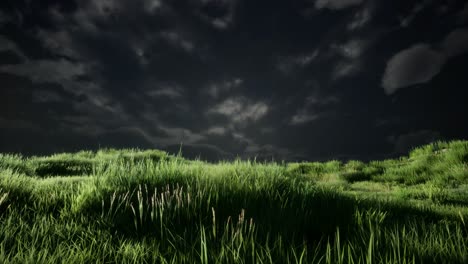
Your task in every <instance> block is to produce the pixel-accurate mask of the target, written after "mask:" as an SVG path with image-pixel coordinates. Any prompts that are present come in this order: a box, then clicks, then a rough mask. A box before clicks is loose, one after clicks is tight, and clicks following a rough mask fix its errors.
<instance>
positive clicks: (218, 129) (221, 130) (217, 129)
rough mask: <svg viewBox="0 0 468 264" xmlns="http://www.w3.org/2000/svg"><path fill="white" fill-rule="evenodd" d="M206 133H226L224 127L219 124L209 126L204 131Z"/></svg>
mask: <svg viewBox="0 0 468 264" xmlns="http://www.w3.org/2000/svg"><path fill="white" fill-rule="evenodd" d="M205 133H206V134H208V135H218V136H219V135H224V134H226V128H224V127H219V126H214V127H210V128H209V129H208V130H206V132H205Z"/></svg>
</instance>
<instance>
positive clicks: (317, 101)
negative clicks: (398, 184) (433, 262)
mask: <svg viewBox="0 0 468 264" xmlns="http://www.w3.org/2000/svg"><path fill="white" fill-rule="evenodd" d="M420 6H421V7H420ZM463 6H465V4H464V3H463V4H460V3H458V4H457V5H455V4H452V3H449V4H446V5H444V6H442V5H439V4H437V3H435V2H431V1H426V2H421V4H418V3H416V2H414V3H413V2H412V1H411V3H409V2H408V1H394V2H393V1H392V3H391V4H390V3H387V2H380V1H373V0H368V1H361V0H349V1H344V0H340V1H334V0H316V1H315V0H314V1H311V0H304V1H302V0H300V1H294V2H291V1H285V2H283V1H268V0H258V1H245V0H181V1H169V0H138V1H117V0H94V1H93V0H87V1H76V2H74V1H47V2H44V3H39V2H33V1H26V2H23V1H9V2H8V3H6V2H5V3H2V4H0V81H1V83H2V89H3V87H7V88H5V89H3V90H1V91H0V95H1V98H2V99H3V98H8V100H7V101H8V103H3V104H1V106H0V109H1V110H2V111H1V112H0V126H1V127H2V128H6V129H5V130H4V131H2V132H0V133H2V134H1V136H2V137H8V138H11V139H12V140H11V141H12V142H24V145H22V146H15V145H14V144H10V143H8V142H6V143H5V144H3V142H2V146H1V149H0V151H2V150H3V149H9V150H16V151H24V152H26V151H30V152H32V153H34V151H39V150H41V149H47V150H48V151H49V152H52V151H61V150H74V149H79V148H97V147H99V146H101V147H105V146H111V147H112V146H114V147H132V146H134V147H142V148H145V147H151V148H164V149H167V150H170V151H173V152H177V151H178V150H179V148H180V145H181V144H182V145H183V151H184V150H185V151H184V152H185V153H186V154H187V155H188V156H191V157H195V156H198V155H200V156H201V157H202V159H211V160H216V159H222V158H233V157H236V156H240V157H245V158H247V157H255V156H257V157H260V158H264V159H269V158H271V157H275V158H278V159H289V160H291V159H310V158H317V159H324V158H334V157H338V158H346V157H366V155H368V156H369V155H370V156H372V155H378V154H382V155H384V154H385V153H388V152H389V151H390V152H392V153H393V144H394V143H391V142H388V140H387V139H388V137H389V136H391V135H393V136H394V137H395V140H396V138H397V137H398V135H404V134H405V133H407V131H421V130H424V129H429V128H427V126H424V122H423V121H421V122H416V123H414V122H413V124H411V122H406V121H405V122H403V121H402V122H393V123H392V122H390V123H386V125H385V126H375V120H378V119H379V118H381V119H382V120H388V119H389V118H390V117H396V118H397V119H403V118H406V117H404V115H405V116H406V115H408V114H407V113H409V112H411V111H406V112H405V113H404V114H403V112H404V111H401V112H398V111H400V109H403V108H404V107H403V106H404V104H405V103H402V100H401V98H400V97H399V96H401V97H403V98H406V97H408V98H409V97H411V96H412V92H411V89H407V90H408V94H409V95H408V94H406V93H405V94H400V93H396V94H397V95H398V96H395V97H387V96H385V94H384V93H383V92H382V90H381V89H375V87H378V86H379V85H382V84H383V83H385V86H386V87H387V88H386V89H385V90H384V91H387V93H388V94H390V93H391V94H392V95H393V94H394V93H395V91H396V90H398V89H400V88H402V87H406V86H411V85H412V84H416V83H417V84H418V85H428V87H429V85H431V84H432V83H433V80H436V79H437V78H438V77H439V76H444V69H446V68H448V67H451V63H454V62H455V63H456V62H457V61H458V60H457V59H458V58H462V57H463V56H464V54H465V51H466V49H465V48H464V47H465V46H468V45H465V43H466V30H465V26H464V25H463V22H460V21H462V20H461V19H458V18H457V19H450V18H449V15H456V17H461V16H463V15H462V14H463V11H462V10H461V7H463ZM457 8H458V9H460V10H456V9H457ZM431 10H439V11H438V12H439V13H437V14H439V15H437V19H439V18H440V19H441V20H442V19H445V20H443V21H444V22H443V23H442V24H441V25H442V26H439V27H437V28H440V30H439V31H437V32H435V33H434V36H432V35H433V34H432V32H431V30H429V29H424V28H423V27H422V26H421V25H426V26H427V28H430V27H431V26H434V25H435V24H434V23H432V22H430V21H429V20H428V18H427V16H428V15H427V14H432V13H431V12H433V11H431ZM444 10H445V11H444ZM434 12H435V11H434ZM431 17H432V16H431ZM454 17H455V16H454ZM401 20H405V21H406V22H404V23H403V22H401ZM424 22H426V23H424ZM401 23H403V24H405V27H403V28H402V27H401ZM452 24H456V25H458V26H457V27H455V26H452ZM426 32H428V33H426ZM419 36H421V37H419ZM390 40H391V41H390ZM414 47H419V48H416V51H415V50H414V49H415V48H414ZM423 59H424V60H425V62H426V63H424V64H423V63H421V60H423ZM439 60H440V61H439ZM392 65H393V66H392ZM395 65H396V66H395ZM437 65H438V66H439V67H437ZM391 66H392V67H391ZM431 67H433V68H431ZM457 67H458V66H457ZM457 67H456V68H457ZM386 68H387V69H386ZM428 68H429V69H428ZM452 72H453V71H452ZM382 74H384V75H385V76H386V77H384V79H385V80H386V81H382ZM431 89H432V90H434V89H436V88H431V87H429V88H427V90H428V91H432V90H431ZM405 90H406V89H405ZM452 92H453V91H452ZM428 94H429V92H428V93H423V94H420V95H419V96H420V97H421V100H424V99H427V96H428ZM405 96H406V97H405ZM411 98H412V99H414V98H413V97H411ZM3 100H6V99H3ZM408 101H409V99H408ZM2 102H3V101H2ZM405 102H406V101H405ZM408 104H409V103H408ZM404 109H406V108H404ZM450 109H451V110H447V108H445V110H443V111H446V112H447V113H449V112H450V111H452V110H453V109H455V108H450ZM441 111H442V110H441ZM441 111H439V112H441ZM453 111H455V110H453ZM431 113H437V111H435V110H434V111H433V112H431ZM411 115H412V116H411V117H408V120H418V118H420V119H421V116H420V113H419V112H417V113H414V111H413V113H412V114H411ZM441 115H442V114H441ZM405 120H406V119H405ZM421 120H422V119H421ZM424 120H426V119H424ZM33 128H34V129H33ZM430 130H431V131H441V132H440V133H441V135H443V131H449V130H450V129H446V130H443V129H440V128H437V127H430ZM28 131H36V132H34V133H35V134H34V135H32V134H31V135H29V138H31V140H29V139H26V137H28ZM30 133H33V132H30ZM33 139H34V140H35V141H41V142H48V144H49V145H50V147H49V148H47V144H45V143H44V144H42V145H40V144H39V145H37V146H32V143H33V142H34V140H33ZM7 143H8V144H7ZM20 145H21V144H20Z"/></svg>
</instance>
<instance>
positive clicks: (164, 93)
mask: <svg viewBox="0 0 468 264" xmlns="http://www.w3.org/2000/svg"><path fill="white" fill-rule="evenodd" d="M157 86H159V87H158V88H157V89H155V90H151V91H148V92H147V94H148V95H149V96H151V97H168V98H171V99H175V98H180V97H182V95H183V93H184V89H183V88H182V87H180V86H179V85H177V84H166V83H163V84H159V85H157Z"/></svg>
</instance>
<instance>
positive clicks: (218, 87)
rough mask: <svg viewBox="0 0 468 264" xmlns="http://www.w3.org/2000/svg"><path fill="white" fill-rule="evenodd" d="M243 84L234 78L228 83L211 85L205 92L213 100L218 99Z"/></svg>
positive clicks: (239, 79) (241, 80) (240, 80)
mask: <svg viewBox="0 0 468 264" xmlns="http://www.w3.org/2000/svg"><path fill="white" fill-rule="evenodd" d="M243 83H244V80H243V79H241V78H234V79H232V80H229V81H224V82H221V83H215V82H214V83H211V84H210V85H209V86H208V87H207V88H206V90H205V92H206V93H208V94H209V95H210V96H211V97H213V98H218V97H219V96H221V95H222V94H224V93H227V92H229V91H231V90H233V89H236V88H238V87H240V86H241V85H242V84H243Z"/></svg>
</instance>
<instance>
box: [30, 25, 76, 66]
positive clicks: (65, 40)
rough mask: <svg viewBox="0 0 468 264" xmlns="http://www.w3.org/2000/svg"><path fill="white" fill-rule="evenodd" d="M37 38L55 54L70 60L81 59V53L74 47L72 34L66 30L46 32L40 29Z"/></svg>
mask: <svg viewBox="0 0 468 264" xmlns="http://www.w3.org/2000/svg"><path fill="white" fill-rule="evenodd" d="M36 37H37V38H38V39H39V40H40V41H41V43H42V46H43V47H44V48H45V49H47V50H49V51H51V52H53V53H54V54H57V55H61V56H66V57H69V58H74V59H76V58H79V57H80V55H79V53H78V52H77V51H76V50H75V49H74V47H73V39H72V37H71V35H70V32H68V31H66V30H60V31H53V32H51V31H46V30H43V29H39V30H38V33H37V35H36Z"/></svg>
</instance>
